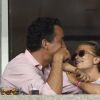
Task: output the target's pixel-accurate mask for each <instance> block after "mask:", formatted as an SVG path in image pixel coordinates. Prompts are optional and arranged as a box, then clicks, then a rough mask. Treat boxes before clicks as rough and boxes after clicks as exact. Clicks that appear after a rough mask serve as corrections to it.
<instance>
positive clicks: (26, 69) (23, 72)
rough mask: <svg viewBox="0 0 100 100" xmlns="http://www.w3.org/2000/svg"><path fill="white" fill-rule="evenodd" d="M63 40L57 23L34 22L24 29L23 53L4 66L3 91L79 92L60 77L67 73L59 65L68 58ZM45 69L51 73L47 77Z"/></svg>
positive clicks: (61, 30)
mask: <svg viewBox="0 0 100 100" xmlns="http://www.w3.org/2000/svg"><path fill="white" fill-rule="evenodd" d="M63 37H64V32H63V29H62V26H61V24H60V21H59V20H58V19H54V18H38V19H37V20H35V21H34V22H33V23H32V24H31V25H30V27H29V28H28V34H27V45H26V47H27V49H26V51H25V53H21V54H19V55H18V56H17V57H15V58H14V59H13V60H12V61H10V62H9V63H8V65H7V66H6V69H5V71H4V73H3V76H2V84H3V87H10V88H18V89H20V88H21V90H22V91H24V92H26V93H27V94H29V91H30V90H31V89H30V88H33V89H35V90H39V94H43V95H53V94H61V93H62V92H63V93H64V92H66V91H65V90H64V89H63V90H62V87H65V89H66V90H67V92H68V91H69V90H70V92H72V91H74V93H77V92H79V89H78V88H77V87H75V86H74V85H72V84H71V83H69V82H67V81H68V79H67V77H66V74H64V73H63V69H67V68H66V67H65V68H63V61H65V60H66V59H67V58H69V57H70V54H69V52H68V50H67V49H66V48H65V47H64V42H63ZM48 65H49V66H50V69H51V70H49V73H48V75H47V74H45V73H46V72H47V71H45V69H46V68H47V69H48V68H49V67H48ZM72 70H73V71H74V70H75V68H72ZM64 76H65V77H64ZM45 77H46V78H45ZM58 83H59V84H58ZM66 84H67V86H66ZM68 89H69V90H68Z"/></svg>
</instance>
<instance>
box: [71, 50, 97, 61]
mask: <svg viewBox="0 0 100 100" xmlns="http://www.w3.org/2000/svg"><path fill="white" fill-rule="evenodd" d="M85 54H90V55H92V56H96V55H95V54H93V53H92V52H88V51H85V50H80V51H79V52H78V53H75V54H74V55H72V57H71V60H72V61H73V60H75V58H76V56H79V57H83V56H84V55H85Z"/></svg>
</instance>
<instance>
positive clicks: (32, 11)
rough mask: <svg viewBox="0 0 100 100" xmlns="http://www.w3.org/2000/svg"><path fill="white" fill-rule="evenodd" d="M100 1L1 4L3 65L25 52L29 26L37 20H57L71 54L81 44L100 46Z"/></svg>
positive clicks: (2, 0) (5, 1)
mask: <svg viewBox="0 0 100 100" xmlns="http://www.w3.org/2000/svg"><path fill="white" fill-rule="evenodd" d="M99 5H100V0H0V30H1V32H0V33H1V39H0V41H1V43H0V64H1V69H2V71H3V70H4V67H5V65H6V64H7V62H8V61H9V60H11V59H12V58H14V57H15V56H16V55H18V54H19V53H21V52H24V50H25V41H26V33H27V27H28V25H29V24H30V23H31V22H32V21H33V20H35V19H36V18H37V17H57V18H59V19H60V20H61V22H62V24H63V28H64V32H65V40H66V45H67V46H68V47H69V50H70V51H71V53H73V52H74V50H75V48H76V46H77V45H78V44H79V43H80V42H81V41H87V40H95V41H98V42H99V43H100V6H99Z"/></svg>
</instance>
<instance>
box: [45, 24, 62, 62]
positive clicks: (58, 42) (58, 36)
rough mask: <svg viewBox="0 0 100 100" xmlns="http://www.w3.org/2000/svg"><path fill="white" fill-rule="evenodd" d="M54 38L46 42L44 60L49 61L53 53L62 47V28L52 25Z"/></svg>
mask: <svg viewBox="0 0 100 100" xmlns="http://www.w3.org/2000/svg"><path fill="white" fill-rule="evenodd" d="M54 34H55V36H54V38H53V40H52V42H47V43H46V44H47V49H46V52H45V58H44V59H45V62H48V63H50V62H51V61H52V57H53V55H54V54H55V53H56V52H57V51H58V50H59V49H60V48H61V47H62V44H63V37H64V32H63V29H62V28H61V27H60V26H58V25H55V26H54Z"/></svg>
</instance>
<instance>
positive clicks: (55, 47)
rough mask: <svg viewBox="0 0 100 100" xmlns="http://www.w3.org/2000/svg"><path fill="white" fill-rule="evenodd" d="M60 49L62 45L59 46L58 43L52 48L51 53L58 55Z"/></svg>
mask: <svg viewBox="0 0 100 100" xmlns="http://www.w3.org/2000/svg"><path fill="white" fill-rule="evenodd" d="M60 48H61V44H57V43H56V44H54V45H52V46H51V49H50V51H51V53H52V54H54V53H56V52H57V51H58V50H59V49H60Z"/></svg>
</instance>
